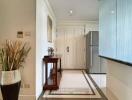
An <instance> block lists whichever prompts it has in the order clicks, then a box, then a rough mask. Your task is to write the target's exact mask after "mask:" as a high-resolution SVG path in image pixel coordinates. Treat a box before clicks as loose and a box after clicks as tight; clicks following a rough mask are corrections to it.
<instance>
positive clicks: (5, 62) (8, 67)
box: [0, 40, 31, 100]
mask: <svg viewBox="0 0 132 100" xmlns="http://www.w3.org/2000/svg"><path fill="white" fill-rule="evenodd" d="M30 49H31V47H29V46H28V45H27V43H25V44H23V43H22V42H20V41H10V40H7V41H6V43H5V44H4V45H3V47H2V48H0V64H1V67H2V72H1V81H0V86H1V92H2V97H3V100H18V96H19V90H20V85H21V75H20V70H19V68H20V67H22V66H23V63H24V62H25V58H26V57H27V55H28V53H29V51H30Z"/></svg>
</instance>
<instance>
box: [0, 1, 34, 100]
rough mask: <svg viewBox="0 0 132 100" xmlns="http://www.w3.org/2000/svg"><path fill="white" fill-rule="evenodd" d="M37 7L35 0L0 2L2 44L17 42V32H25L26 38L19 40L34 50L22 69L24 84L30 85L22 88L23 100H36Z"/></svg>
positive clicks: (0, 35) (0, 41)
mask: <svg viewBox="0 0 132 100" xmlns="http://www.w3.org/2000/svg"><path fill="white" fill-rule="evenodd" d="M35 7H36V3H35V0H0V43H3V42H4V41H5V40H6V39H10V40H16V39H17V38H16V36H17V31H23V32H24V38H22V39H18V40H22V41H24V42H25V41H27V42H30V45H31V48H32V49H31V51H30V53H29V55H28V58H27V59H26V61H27V62H26V63H25V64H24V68H23V69H22V84H29V85H30V88H21V91H20V95H21V96H22V98H25V99H23V100H29V98H34V99H35V29H36V28H35V27H36V26H35ZM27 33H28V34H30V36H25V34H27ZM27 96H28V99H27V98H26V97H27Z"/></svg>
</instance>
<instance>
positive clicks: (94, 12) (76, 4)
mask: <svg viewBox="0 0 132 100" xmlns="http://www.w3.org/2000/svg"><path fill="white" fill-rule="evenodd" d="M49 3H50V5H51V7H52V9H53V11H54V13H55V16H56V18H57V20H89V21H97V20H98V14H99V2H98V0H49ZM71 9H72V10H73V14H72V16H70V14H69V11H70V10H71Z"/></svg>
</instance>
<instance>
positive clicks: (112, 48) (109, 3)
mask: <svg viewBox="0 0 132 100" xmlns="http://www.w3.org/2000/svg"><path fill="white" fill-rule="evenodd" d="M99 32H100V33H99V34H100V35H99V54H100V55H101V56H105V57H109V58H115V57H116V0H100V11H99Z"/></svg>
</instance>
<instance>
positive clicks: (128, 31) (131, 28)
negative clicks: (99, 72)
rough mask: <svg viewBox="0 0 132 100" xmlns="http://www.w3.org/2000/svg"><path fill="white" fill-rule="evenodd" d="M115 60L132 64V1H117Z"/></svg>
mask: <svg viewBox="0 0 132 100" xmlns="http://www.w3.org/2000/svg"><path fill="white" fill-rule="evenodd" d="M117 59H119V60H123V61H125V62H130V63H132V0H117Z"/></svg>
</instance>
